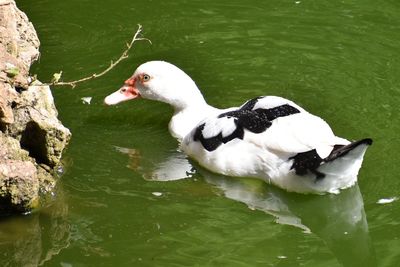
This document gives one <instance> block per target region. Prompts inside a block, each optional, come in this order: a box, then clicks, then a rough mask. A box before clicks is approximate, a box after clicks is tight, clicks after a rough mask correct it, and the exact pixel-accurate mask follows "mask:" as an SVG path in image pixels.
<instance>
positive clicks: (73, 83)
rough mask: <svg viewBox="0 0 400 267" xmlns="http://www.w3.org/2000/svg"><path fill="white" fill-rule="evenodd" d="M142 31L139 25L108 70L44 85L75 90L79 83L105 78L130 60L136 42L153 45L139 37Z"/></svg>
mask: <svg viewBox="0 0 400 267" xmlns="http://www.w3.org/2000/svg"><path fill="white" fill-rule="evenodd" d="M141 31H142V25H140V24H138V29H137V30H136V33H135V34H134V35H133V37H132V40H131V42H130V43H127V44H126V49H125V50H124V51H123V52H122V54H121V55H120V57H119V58H118V59H117V60H116V61H113V60H111V63H110V65H109V66H108V68H106V69H105V70H103V71H102V72H100V73H94V74H92V75H90V76H87V77H84V78H81V79H78V80H75V81H68V82H59V81H54V82H50V83H45V84H44V85H69V86H71V88H74V87H75V86H76V85H77V84H78V83H81V82H85V81H88V80H92V79H96V78H99V77H101V76H103V75H104V74H106V73H107V72H109V71H110V70H112V69H113V68H114V67H115V66H117V65H118V64H119V63H120V62H121V61H122V60H124V59H127V58H128V52H129V50H130V49H131V48H132V46H133V44H134V43H135V42H137V41H147V42H149V43H150V44H151V41H150V40H149V39H147V38H143V37H139V35H140V33H141Z"/></svg>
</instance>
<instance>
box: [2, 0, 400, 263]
mask: <svg viewBox="0 0 400 267" xmlns="http://www.w3.org/2000/svg"><path fill="white" fill-rule="evenodd" d="M17 2H18V5H19V7H20V8H21V9H22V10H23V11H25V12H26V13H27V15H28V16H29V18H30V19H31V21H32V22H33V23H34V25H35V27H36V30H37V32H38V34H39V38H40V40H41V58H40V61H39V62H38V63H36V64H35V66H34V67H33V68H32V72H33V73H36V74H37V75H38V77H39V78H40V79H41V80H42V81H46V80H50V79H51V76H52V74H53V73H54V72H58V71H60V70H62V71H63V79H64V80H74V79H78V78H81V77H83V76H87V75H91V74H92V73H95V72H100V71H101V70H103V69H105V68H106V67H107V66H108V64H109V62H110V60H115V59H117V58H118V56H119V55H120V54H121V52H122V51H123V49H125V43H126V42H129V40H130V39H131V37H132V35H133V34H134V33H135V31H136V29H137V24H142V25H143V29H144V30H143V35H144V36H145V37H147V38H149V39H151V41H152V45H150V44H149V43H147V42H138V43H135V46H134V48H133V50H132V51H131V52H130V57H129V59H127V60H126V61H123V62H122V63H121V64H120V65H118V66H117V67H116V68H114V69H113V70H112V71H110V72H109V73H108V74H107V75H105V76H103V77H101V78H99V79H96V80H91V81H89V82H86V83H83V84H80V85H79V86H77V87H76V88H75V89H73V90H72V89H70V88H69V87H54V88H53V93H54V97H55V101H56V104H57V107H58V110H59V115H60V119H61V120H62V121H63V123H64V124H65V125H66V126H67V127H68V128H70V129H71V131H72V133H73V137H72V141H71V144H70V146H69V148H68V150H67V151H66V153H65V155H64V159H63V162H64V165H65V166H64V168H65V173H64V174H63V175H62V176H61V178H60V182H59V186H58V188H57V191H56V193H55V194H54V200H53V201H52V202H51V205H49V206H48V207H45V208H43V209H41V210H40V211H37V212H34V213H33V214H30V215H27V216H16V217H12V218H7V219H1V220H0V263H1V266H36V265H40V266H62V267H72V266H73V267H77V266H398V264H399V262H400V240H399V238H400V201H397V200H395V201H393V202H392V203H388V204H378V201H379V200H381V199H390V198H397V197H400V193H399V188H400V177H399V173H400V168H399V161H400V156H399V152H398V151H399V149H400V142H399V132H400V123H399V122H400V121H399V111H400V110H399V99H400V75H399V72H400V63H399V55H400V52H399V51H400V50H399V47H400V16H399V14H400V2H399V1H395V0H386V1H379V0H378V1H372V0H364V1H361V0H348V1H325V0H323V1H316V0H314V1H312V0H309V1H308V0H307V1H306V0H300V1H294V0H293V1H286V0H284V1H282V0H270V1H254V0H251V1H237V0H230V1H208V0H203V1H185V0H177V1H137V0H134V1H128V0H113V1H111V0H106V1H94V0H79V1H78V0H69V1H50V0H36V1H31V0H18V1H17ZM154 59H162V60H167V61H170V62H172V63H174V64H176V65H178V66H179V67H181V68H182V69H184V70H185V71H186V72H187V73H188V74H189V75H190V76H191V77H192V78H193V79H194V80H195V81H196V83H197V84H198V86H199V87H200V88H201V90H202V91H203V93H204V95H205V97H206V99H207V100H208V102H209V103H210V104H212V105H215V106H218V107H229V106H238V105H240V104H242V103H243V101H245V100H247V99H249V98H252V97H255V96H258V95H279V96H283V97H286V98H289V99H291V100H294V101H295V102H297V103H298V104H300V105H301V106H303V107H304V108H306V109H307V110H309V111H310V112H312V113H315V114H318V115H319V116H321V117H322V118H324V119H325V120H326V121H327V122H329V124H330V125H331V126H332V128H333V129H334V131H335V133H336V134H337V135H339V136H343V137H346V138H348V139H360V138H363V137H372V138H373V139H374V144H373V146H372V147H371V148H370V149H369V150H368V151H367V154H366V157H365V161H364V164H363V167H362V169H361V172H360V175H359V182H358V185H356V186H354V187H353V188H350V189H348V190H344V191H343V192H342V193H341V194H339V195H325V196H310V195H299V194H294V193H287V192H284V191H282V190H280V189H277V188H275V187H273V186H270V185H267V184H265V183H262V182H257V181H253V180H246V179H233V178H228V177H222V176H218V175H215V174H211V173H208V172H207V171H205V170H204V169H202V168H198V167H197V166H194V167H195V169H193V168H192V165H191V164H190V163H189V162H188V161H187V160H186V158H185V156H184V155H182V154H181V153H180V152H178V151H177V142H176V141H175V140H174V139H173V138H172V137H171V136H170V135H169V133H168V130H167V125H168V122H169V119H170V116H171V114H172V109H171V108H170V107H168V106H167V105H164V104H161V103H155V102H151V101H147V100H137V101H132V102H130V103H129V102H128V103H124V104H121V105H119V106H116V107H106V106H104V105H103V98H104V97H105V96H106V95H108V94H109V93H110V92H112V91H115V90H116V89H117V88H119V87H120V85H121V84H122V82H123V81H124V80H125V79H126V78H128V77H129V76H130V75H131V73H132V72H133V71H134V69H135V68H136V67H137V66H138V65H139V64H140V63H143V62H145V61H148V60H154ZM82 97H92V102H91V104H90V105H87V104H83V103H82V101H81V98H82ZM183 177H188V178H186V179H179V178H183ZM165 180H170V181H165Z"/></svg>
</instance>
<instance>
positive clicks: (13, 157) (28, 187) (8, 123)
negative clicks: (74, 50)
mask: <svg viewBox="0 0 400 267" xmlns="http://www.w3.org/2000/svg"><path fill="white" fill-rule="evenodd" d="M39 45H40V42H39V39H38V36H37V34H36V31H35V29H34V27H33V25H32V23H31V22H30V21H29V19H28V18H27V16H26V15H25V13H23V12H22V11H20V10H19V9H18V8H17V6H16V3H15V1H14V0H0V216H2V215H7V214H10V213H15V212H18V213H26V212H29V211H31V210H32V209H35V208H38V207H39V206H40V199H41V198H40V196H41V195H42V194H44V193H47V192H51V191H52V190H53V189H54V186H55V184H56V178H55V170H56V169H57V168H58V167H59V165H60V160H61V156H62V152H63V150H64V149H65V148H66V146H67V145H68V142H69V140H70V137H71V133H70V131H69V130H68V129H67V128H66V127H64V126H63V125H62V123H61V122H60V121H59V120H58V118H57V115H58V113H57V109H56V107H55V105H54V100H53V96H52V94H51V90H50V88H49V87H48V86H44V85H41V84H40V83H39V82H37V81H36V82H33V83H32V78H31V77H30V75H29V68H30V67H31V65H32V63H33V62H34V61H35V60H37V59H38V58H39V55H40V53H39Z"/></svg>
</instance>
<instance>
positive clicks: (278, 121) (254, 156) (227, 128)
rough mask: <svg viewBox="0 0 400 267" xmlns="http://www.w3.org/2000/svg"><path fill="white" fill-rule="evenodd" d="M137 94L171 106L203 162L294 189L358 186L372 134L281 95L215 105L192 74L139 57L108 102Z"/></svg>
mask: <svg viewBox="0 0 400 267" xmlns="http://www.w3.org/2000/svg"><path fill="white" fill-rule="evenodd" d="M138 98H144V99H149V100H155V101H161V102H164V103H166V104H169V105H171V106H172V107H173V111H174V112H173V115H172V118H171V120H170V122H169V125H168V128H169V132H170V133H171V135H172V136H173V137H174V138H176V139H177V140H178V142H179V147H180V150H181V151H182V152H184V153H185V154H186V155H187V156H188V157H189V158H190V159H191V160H194V161H195V162H196V163H198V165H200V166H201V167H203V168H205V169H207V170H209V171H211V172H213V173H217V174H220V175H224V176H229V177H248V178H256V179H261V180H263V181H265V182H267V183H270V184H273V185H275V186H277V187H280V188H282V189H284V190H287V191H290V192H297V193H303V194H308V193H313V194H325V193H333V194H337V193H339V192H340V190H342V189H346V188H349V187H351V186H353V185H354V184H356V182H357V176H358V173H359V170H360V168H361V165H362V161H363V157H364V154H365V152H366V150H367V148H368V147H369V146H370V145H371V144H372V139H371V138H363V139H359V140H356V141H349V140H347V139H345V138H341V137H338V136H336V135H335V134H334V133H333V131H332V129H331V127H330V126H329V125H328V123H327V122H325V121H324V120H323V119H321V118H320V117H318V116H315V115H313V114H311V113H309V112H307V111H306V110H305V109H304V108H302V107H300V106H299V105H297V104H296V103H294V102H293V101H290V100H288V99H285V98H283V97H279V96H258V97H254V98H253V99H250V100H248V101H246V102H245V103H244V104H242V105H241V106H238V107H230V108H224V109H220V108H216V107H213V106H211V105H209V104H208V103H207V102H206V101H205V99H204V97H203V95H202V93H201V92H200V90H199V88H198V87H197V85H196V83H195V82H194V81H193V79H192V78H191V77H190V76H189V75H188V74H186V73H185V72H184V71H183V70H181V69H180V68H178V67H177V66H175V65H173V64H171V63H169V62H166V61H149V62H145V63H143V64H141V65H140V66H139V67H137V69H136V70H135V72H134V73H133V75H132V76H131V77H130V78H128V79H127V80H126V81H125V82H124V84H123V85H122V87H121V88H120V89H118V90H117V91H115V92H113V93H111V94H110V95H108V96H107V97H105V99H104V103H105V104H106V105H116V104H119V103H121V102H125V101H128V100H133V99H138Z"/></svg>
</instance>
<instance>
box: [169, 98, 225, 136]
mask: <svg viewBox="0 0 400 267" xmlns="http://www.w3.org/2000/svg"><path fill="white" fill-rule="evenodd" d="M174 109H175V111H174V115H173V116H172V119H171V121H170V122H169V132H170V133H171V135H172V136H173V137H175V138H176V139H178V141H182V139H183V138H184V137H185V136H186V135H187V134H188V133H190V131H192V130H193V128H194V127H196V125H197V124H198V123H199V122H200V121H201V120H203V119H204V118H205V117H206V116H209V115H211V114H213V113H215V112H216V111H217V110H218V109H216V108H214V107H212V106H210V105H208V104H207V103H206V101H205V100H204V98H203V97H201V99H200V98H198V99H197V100H196V101H193V102H192V103H188V105H183V106H179V107H177V106H174Z"/></svg>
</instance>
